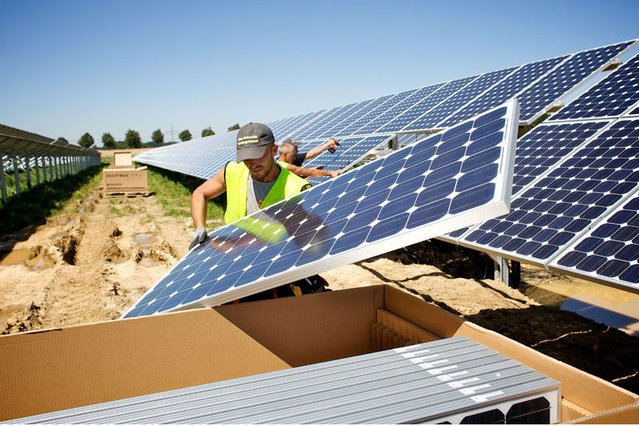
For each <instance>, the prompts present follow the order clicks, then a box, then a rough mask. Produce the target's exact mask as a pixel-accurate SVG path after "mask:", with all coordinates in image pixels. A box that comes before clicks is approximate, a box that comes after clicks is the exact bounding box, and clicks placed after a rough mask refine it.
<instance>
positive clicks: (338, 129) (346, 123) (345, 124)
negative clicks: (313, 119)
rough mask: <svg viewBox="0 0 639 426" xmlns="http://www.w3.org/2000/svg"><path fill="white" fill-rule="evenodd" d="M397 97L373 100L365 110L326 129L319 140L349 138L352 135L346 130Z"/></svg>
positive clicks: (360, 109) (356, 112)
mask: <svg viewBox="0 0 639 426" xmlns="http://www.w3.org/2000/svg"><path fill="white" fill-rule="evenodd" d="M393 96H395V95H386V96H382V97H381V98H376V99H373V100H372V101H371V102H368V103H366V105H364V107H363V108H359V109H358V110H357V111H355V112H354V113H353V114H351V115H349V116H348V117H346V118H344V119H343V120H342V121H340V122H338V123H335V124H334V125H333V126H332V127H330V128H328V129H325V130H324V131H323V133H322V134H321V135H320V136H319V137H318V139H322V138H330V137H332V136H337V135H339V136H348V135H349V134H350V133H348V132H346V130H345V129H347V128H349V127H350V126H352V124H353V123H355V122H357V121H358V120H359V119H360V118H362V117H363V116H365V115H367V114H369V113H370V112H371V111H375V110H376V109H377V108H379V107H380V105H383V104H384V103H385V102H386V101H388V100H389V99H391V98H392V97H393Z"/></svg>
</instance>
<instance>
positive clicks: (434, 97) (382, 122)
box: [375, 77, 476, 132]
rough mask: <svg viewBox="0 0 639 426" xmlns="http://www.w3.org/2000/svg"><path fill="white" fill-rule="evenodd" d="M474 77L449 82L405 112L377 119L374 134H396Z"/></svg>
mask: <svg viewBox="0 0 639 426" xmlns="http://www.w3.org/2000/svg"><path fill="white" fill-rule="evenodd" d="M475 78H476V77H468V78H462V79H459V80H454V81H449V82H448V83H446V84H444V85H443V86H439V88H438V89H437V91H435V92H434V93H432V94H431V95H429V96H428V97H424V98H423V99H420V100H419V101H418V102H416V103H415V104H414V105H411V107H410V108H408V109H407V110H405V111H403V112H401V113H399V111H398V113H395V114H392V115H390V114H389V115H387V116H386V117H383V119H379V120H378V122H377V123H376V124H377V126H378V128H377V129H375V131H376V132H396V131H398V130H400V129H401V128H402V127H404V126H405V125H406V123H410V122H411V121H413V120H414V118H415V117H419V116H421V115H423V114H424V112H425V111H430V110H432V109H433V108H435V106H436V105H438V104H439V103H441V102H442V101H443V100H444V99H446V98H448V97H449V96H451V95H452V94H453V93H455V92H457V91H458V90H460V89H461V88H462V87H464V86H466V85H467V84H468V83H470V82H471V81H473V80H474V79H475Z"/></svg>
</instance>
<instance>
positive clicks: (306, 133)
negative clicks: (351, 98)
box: [292, 104, 358, 140]
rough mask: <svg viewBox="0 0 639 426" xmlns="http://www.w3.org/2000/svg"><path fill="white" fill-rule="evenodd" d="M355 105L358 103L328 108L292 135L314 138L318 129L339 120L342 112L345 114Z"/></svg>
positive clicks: (307, 138)
mask: <svg viewBox="0 0 639 426" xmlns="http://www.w3.org/2000/svg"><path fill="white" fill-rule="evenodd" d="M356 105H358V104H349V105H344V106H343V107H339V108H333V109H332V110H330V111H329V112H327V113H326V114H324V115H323V116H321V117H320V118H318V119H317V120H315V121H314V122H313V123H311V124H310V125H308V126H306V127H304V129H302V130H301V131H299V132H295V134H293V136H292V137H293V138H294V139H295V140H304V139H306V140H310V139H314V138H315V137H314V136H313V135H314V134H315V133H316V132H317V131H318V130H319V129H321V128H323V127H325V126H328V125H332V124H335V120H338V119H339V120H341V118H340V117H342V118H343V117H344V114H347V113H348V112H349V111H351V109H352V108H354V107H355V106H356Z"/></svg>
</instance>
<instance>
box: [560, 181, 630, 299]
mask: <svg viewBox="0 0 639 426" xmlns="http://www.w3.org/2000/svg"><path fill="white" fill-rule="evenodd" d="M550 266H551V267H552V268H554V269H559V270H562V271H565V272H570V273H573V274H578V275H581V276H584V277H586V278H589V279H593V280H598V281H605V282H607V283H613V284H617V285H619V286H623V287H630V288H632V289H634V290H635V291H639V193H637V192H635V193H634V195H633V196H632V197H630V199H629V200H628V201H626V202H625V203H624V204H623V205H622V206H621V208H618V209H616V210H615V211H614V213H612V214H610V215H609V216H608V217H606V218H605V219H603V220H602V221H601V222H599V223H598V224H597V225H596V226H595V227H594V228H593V229H592V230H591V231H589V232H587V233H586V234H585V235H584V236H583V237H582V238H581V239H580V240H579V241H578V242H577V243H576V244H574V245H573V246H571V247H569V248H568V249H567V250H566V251H564V252H563V253H562V254H561V256H560V257H559V258H558V260H556V261H553V262H552V263H551V264H550Z"/></svg>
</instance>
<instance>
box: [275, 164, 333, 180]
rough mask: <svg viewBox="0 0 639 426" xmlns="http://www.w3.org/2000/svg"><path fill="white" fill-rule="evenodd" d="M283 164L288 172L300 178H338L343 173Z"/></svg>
mask: <svg viewBox="0 0 639 426" xmlns="http://www.w3.org/2000/svg"><path fill="white" fill-rule="evenodd" d="M281 164H282V165H284V166H285V167H286V170H288V171H289V172H293V173H295V174H296V175H298V176H299V177H303V178H307V177H319V176H330V177H336V176H339V175H340V174H341V173H342V172H341V171H339V170H320V169H318V168H316V167H310V168H303V167H298V166H296V165H294V164H288V163H284V162H282V163H281Z"/></svg>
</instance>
